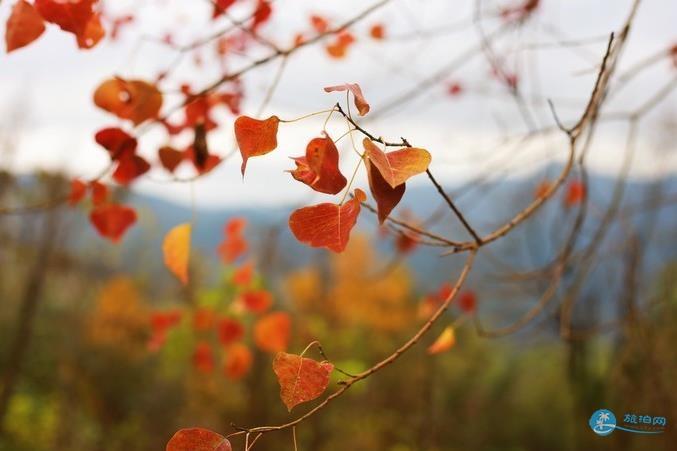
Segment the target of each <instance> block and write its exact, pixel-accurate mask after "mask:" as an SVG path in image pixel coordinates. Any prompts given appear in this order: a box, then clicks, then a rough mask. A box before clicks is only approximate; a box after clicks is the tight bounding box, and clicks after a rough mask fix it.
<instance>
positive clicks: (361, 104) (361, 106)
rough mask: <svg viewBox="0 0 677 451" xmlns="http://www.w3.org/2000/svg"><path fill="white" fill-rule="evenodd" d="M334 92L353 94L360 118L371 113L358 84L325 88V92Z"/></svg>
mask: <svg viewBox="0 0 677 451" xmlns="http://www.w3.org/2000/svg"><path fill="white" fill-rule="evenodd" d="M333 91H350V92H351V93H352V94H353V99H354V101H355V108H357V112H358V113H359V114H360V116H364V115H365V114H367V113H368V112H369V108H370V107H369V103H367V100H366V99H365V98H364V94H362V88H360V85H358V84H357V83H346V84H343V85H338V86H327V87H326V88H324V92H333Z"/></svg>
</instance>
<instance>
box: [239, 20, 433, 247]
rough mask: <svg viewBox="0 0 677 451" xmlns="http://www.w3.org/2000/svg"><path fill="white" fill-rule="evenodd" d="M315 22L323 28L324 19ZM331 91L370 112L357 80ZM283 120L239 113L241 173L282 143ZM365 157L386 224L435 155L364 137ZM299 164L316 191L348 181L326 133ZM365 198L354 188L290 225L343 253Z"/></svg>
mask: <svg viewBox="0 0 677 451" xmlns="http://www.w3.org/2000/svg"><path fill="white" fill-rule="evenodd" d="M315 23H316V26H317V27H319V28H322V27H324V26H325V25H324V23H323V22H321V21H320V20H319V19H316V20H315ZM324 90H325V91H326V92H334V91H348V92H350V93H351V94H352V95H353V101H354V103H355V107H356V108H357V110H358V112H359V114H360V115H361V116H364V115H366V114H367V113H368V112H369V103H368V102H367V101H366V99H365V97H364V94H363V93H362V89H361V88H360V86H359V85H357V84H355V83H346V84H343V85H339V86H329V87H326V88H324ZM279 123H280V119H279V118H278V117H277V116H271V117H269V118H267V119H263V120H260V119H254V118H251V117H247V116H240V117H238V118H237V119H236V121H235V137H236V139H237V142H238V145H239V148H240V153H241V155H242V173H243V174H244V172H245V169H246V165H247V161H248V160H249V158H251V157H257V156H261V155H266V154H268V153H270V152H272V151H273V150H275V148H276V147H277V132H278V126H279ZM363 145H364V154H363V159H364V161H365V164H366V167H367V174H368V178H369V187H370V189H371V192H372V195H373V196H374V198H375V199H376V204H377V208H378V217H379V221H380V222H381V223H382V222H383V221H385V219H386V218H387V217H388V215H389V214H390V213H391V211H392V210H393V209H394V208H395V207H396V206H397V204H398V203H399V202H400V200H401V199H402V196H403V195H404V192H405V190H406V185H405V182H406V181H407V180H408V179H409V178H410V177H412V176H415V175H417V174H420V173H422V172H425V171H426V170H427V169H428V166H429V165H430V160H431V157H430V154H429V153H428V151H426V150H424V149H418V148H413V147H404V148H401V149H398V150H395V151H392V152H387V153H386V152H384V151H382V150H381V149H380V148H379V147H378V146H377V145H376V144H375V143H374V142H372V141H371V140H369V139H367V138H365V139H364V141H363ZM292 159H293V160H294V162H295V164H296V169H294V170H291V171H289V172H290V173H291V175H292V177H293V178H294V179H295V180H297V181H299V182H301V183H304V184H305V185H307V186H309V187H310V188H311V189H313V190H314V191H317V192H320V193H325V194H338V193H339V192H340V191H342V190H343V189H344V188H345V187H346V185H347V180H346V178H345V176H344V175H343V174H342V173H341V170H340V168H339V152H338V149H337V148H336V145H335V144H334V141H333V140H332V139H331V137H329V136H328V135H327V134H326V133H325V135H324V136H323V137H318V138H313V139H312V140H310V142H308V144H307V146H306V153H305V155H304V156H301V157H294V158H292ZM365 200H366V194H365V193H364V191H362V190H360V189H359V188H358V189H355V190H354V195H353V198H352V199H350V200H348V201H345V202H341V203H340V204H334V203H321V204H317V205H312V206H309V207H304V208H300V209H298V210H296V211H294V212H293V213H292V214H291V216H290V217H289V228H290V229H291V231H292V233H293V234H294V236H295V237H296V239H298V240H299V241H300V242H302V243H306V244H308V245H309V246H312V247H324V248H327V249H329V250H332V251H334V252H342V251H343V250H344V249H345V247H346V245H347V244H348V239H349V237H350V232H351V230H352V228H353V227H354V226H355V224H356V222H357V218H358V216H359V214H360V207H361V203H362V202H364V201H365ZM415 246H416V241H415V239H412V238H411V237H408V236H405V237H404V238H403V240H402V242H401V243H399V247H400V249H401V251H402V252H403V253H406V252H408V251H410V250H412V249H413V248H414V247H415Z"/></svg>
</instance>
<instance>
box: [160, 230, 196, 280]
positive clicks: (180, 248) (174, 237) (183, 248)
mask: <svg viewBox="0 0 677 451" xmlns="http://www.w3.org/2000/svg"><path fill="white" fill-rule="evenodd" d="M190 232H191V225H190V224H188V223H186V224H180V225H177V226H176V227H174V228H173V229H171V230H170V231H169V232H167V235H165V239H164V242H163V243H162V252H163V254H164V259H165V265H166V266H167V268H168V269H169V270H170V271H171V272H172V273H174V275H175V276H176V277H178V279H179V280H180V281H181V283H183V284H184V285H185V284H187V283H188V258H189V256H190Z"/></svg>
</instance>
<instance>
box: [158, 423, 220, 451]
mask: <svg viewBox="0 0 677 451" xmlns="http://www.w3.org/2000/svg"><path fill="white" fill-rule="evenodd" d="M167 451H232V448H231V446H230V442H229V441H228V439H226V438H225V437H224V436H222V435H220V434H217V433H216V432H212V431H209V430H207V429H201V428H192V429H181V430H180V431H178V432H177V433H176V434H174V436H173V437H172V438H171V439H170V440H169V442H168V443H167Z"/></svg>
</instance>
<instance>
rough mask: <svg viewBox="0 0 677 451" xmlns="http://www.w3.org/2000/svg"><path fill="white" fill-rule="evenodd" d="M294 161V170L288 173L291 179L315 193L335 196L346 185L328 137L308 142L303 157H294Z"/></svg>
mask: <svg viewBox="0 0 677 451" xmlns="http://www.w3.org/2000/svg"><path fill="white" fill-rule="evenodd" d="M294 161H295V162H296V169H295V170H293V171H289V172H290V173H291V175H292V177H294V178H295V179H296V180H298V181H299V182H302V183H305V184H306V185H308V186H310V187H311V188H312V189H314V190H315V191H318V192H320V193H326V194H337V193H339V192H340V191H341V190H342V189H343V188H345V186H346V184H347V183H348V181H347V180H346V178H345V177H344V176H343V174H341V171H340V169H339V153H338V149H336V145H335V144H334V141H333V140H332V139H331V138H329V137H328V136H326V137H324V138H313V139H312V140H310V142H309V143H308V145H307V146H306V155H305V157H296V158H294Z"/></svg>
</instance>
